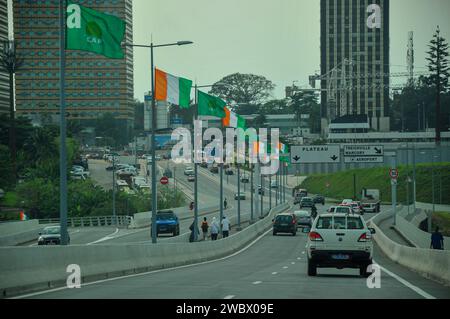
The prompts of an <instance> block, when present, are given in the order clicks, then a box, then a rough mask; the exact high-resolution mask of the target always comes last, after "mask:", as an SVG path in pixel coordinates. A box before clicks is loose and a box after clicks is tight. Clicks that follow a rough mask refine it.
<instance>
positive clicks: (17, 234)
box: [0, 219, 49, 246]
mask: <svg viewBox="0 0 450 319" xmlns="http://www.w3.org/2000/svg"><path fill="white" fill-rule="evenodd" d="M45 226H49V225H45ZM43 228H44V225H39V220H37V219H32V220H27V221H17V222H8V223H2V224H0V246H16V245H19V244H22V243H26V242H29V241H32V240H34V239H37V237H38V233H39V231H41V230H42V229H43Z"/></svg>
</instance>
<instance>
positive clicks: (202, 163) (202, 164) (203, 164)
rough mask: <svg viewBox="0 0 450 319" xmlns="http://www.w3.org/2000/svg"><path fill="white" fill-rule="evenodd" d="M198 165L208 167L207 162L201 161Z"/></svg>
mask: <svg viewBox="0 0 450 319" xmlns="http://www.w3.org/2000/svg"><path fill="white" fill-rule="evenodd" d="M200 167H203V168H208V163H207V162H201V163H200Z"/></svg>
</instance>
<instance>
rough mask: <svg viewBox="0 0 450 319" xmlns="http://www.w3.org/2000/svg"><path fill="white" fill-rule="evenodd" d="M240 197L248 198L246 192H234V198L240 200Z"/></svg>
mask: <svg viewBox="0 0 450 319" xmlns="http://www.w3.org/2000/svg"><path fill="white" fill-rule="evenodd" d="M239 198H240V199H241V200H245V198H246V197H245V193H243V192H241V193H239V194H238V193H236V194H234V199H235V200H238V199H239Z"/></svg>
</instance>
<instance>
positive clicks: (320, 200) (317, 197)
mask: <svg viewBox="0 0 450 319" xmlns="http://www.w3.org/2000/svg"><path fill="white" fill-rule="evenodd" d="M313 202H314V204H322V205H325V197H324V196H322V195H315V196H314V197H313Z"/></svg>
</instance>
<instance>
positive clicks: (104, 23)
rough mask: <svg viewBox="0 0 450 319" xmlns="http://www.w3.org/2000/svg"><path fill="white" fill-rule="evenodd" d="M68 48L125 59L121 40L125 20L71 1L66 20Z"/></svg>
mask: <svg viewBox="0 0 450 319" xmlns="http://www.w3.org/2000/svg"><path fill="white" fill-rule="evenodd" d="M66 34H67V36H66V37H67V40H66V49H69V50H82V51H89V52H94V53H97V54H101V55H103V56H105V57H108V58H112V59H123V57H124V54H123V51H122V47H121V42H122V40H123V37H124V35H125V21H123V20H121V19H119V18H117V17H115V16H112V15H109V14H105V13H102V12H99V11H95V10H92V9H89V8H86V7H83V6H80V5H79V4H75V3H71V2H69V4H68V6H67V20H66Z"/></svg>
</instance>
